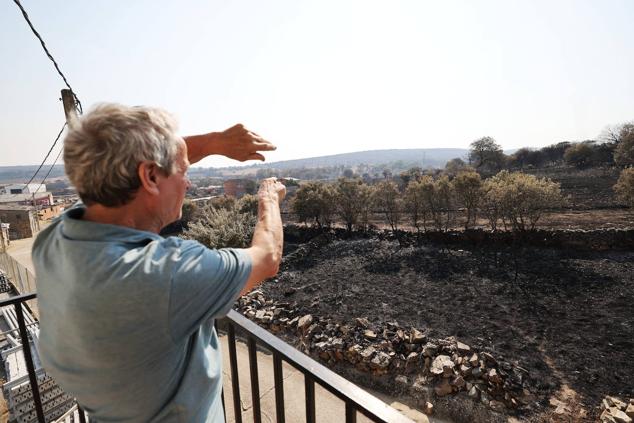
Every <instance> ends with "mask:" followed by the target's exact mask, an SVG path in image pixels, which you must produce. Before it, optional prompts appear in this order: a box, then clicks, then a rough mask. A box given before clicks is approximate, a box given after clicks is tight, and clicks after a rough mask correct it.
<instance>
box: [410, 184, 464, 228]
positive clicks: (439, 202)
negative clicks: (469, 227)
mask: <svg viewBox="0 0 634 423" xmlns="http://www.w3.org/2000/svg"><path fill="white" fill-rule="evenodd" d="M419 184H420V185H419V186H418V187H417V189H418V190H419V193H420V197H421V202H422V206H421V211H422V212H423V214H424V215H429V216H430V217H431V220H432V222H433V224H434V227H435V228H436V230H438V231H445V230H447V229H449V227H450V226H451V224H452V223H453V221H454V218H455V212H454V209H455V195H454V191H453V186H452V184H451V182H450V181H449V177H447V176H446V175H445V176H441V177H440V178H438V179H436V180H434V179H433V178H432V177H431V176H429V175H425V176H423V177H422V178H421V180H420V182H419ZM423 224H424V227H425V230H426V229H427V228H426V224H425V223H423Z"/></svg>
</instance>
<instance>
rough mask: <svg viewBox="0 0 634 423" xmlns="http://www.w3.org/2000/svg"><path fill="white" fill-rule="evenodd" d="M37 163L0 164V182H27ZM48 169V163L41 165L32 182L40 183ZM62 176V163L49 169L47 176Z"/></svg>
mask: <svg viewBox="0 0 634 423" xmlns="http://www.w3.org/2000/svg"><path fill="white" fill-rule="evenodd" d="M37 168H38V166H37V165H27V166H0V182H23V183H26V182H28V180H29V179H31V177H32V176H33V173H34V172H35V171H36V170H37ZM49 169H50V165H44V166H42V169H40V171H39V172H38V174H37V175H36V177H35V179H34V180H33V183H40V182H41V181H42V179H44V176H45V175H46V173H47V172H48V170H49ZM60 176H64V165H63V164H58V165H55V166H54V167H53V170H51V173H50V175H48V177H49V178H59V177H60Z"/></svg>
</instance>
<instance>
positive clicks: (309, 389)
mask: <svg viewBox="0 0 634 423" xmlns="http://www.w3.org/2000/svg"><path fill="white" fill-rule="evenodd" d="M35 298H36V294H35V293H32V294H26V295H18V296H15V297H11V298H9V299H5V300H2V301H0V307H7V306H13V307H14V308H15V315H16V317H17V323H18V327H19V336H20V341H21V344H22V350H23V352H24V360H25V363H26V367H27V370H28V381H29V384H30V391H31V393H32V401H33V404H34V410H32V409H31V408H30V406H29V407H26V408H27V410H26V411H28V412H30V413H32V412H33V411H35V413H34V415H32V418H27V419H26V420H24V421H38V422H42V423H44V422H50V421H67V422H70V421H71V420H70V417H69V416H70V415H72V414H74V418H73V421H74V422H77V421H79V422H81V423H85V422H86V421H87V419H86V417H85V413H84V412H83V411H82V410H81V408H79V405H77V406H76V407H77V409H78V410H77V411H78V412H77V411H75V412H74V413H73V412H72V410H71V411H70V412H66V414H64V415H63V416H62V419H61V420H56V419H55V418H51V417H50V416H46V417H45V410H44V407H43V401H42V396H41V393H40V386H42V385H43V382H42V377H41V376H42V375H41V373H42V372H41V371H40V375H39V376H38V373H36V368H35V365H34V360H33V354H32V351H31V338H32V335H30V334H29V331H28V329H27V324H26V323H25V316H24V312H23V310H24V309H25V308H24V306H23V304H25V302H26V301H30V300H34V299H35ZM216 327H217V328H218V327H219V328H221V329H222V330H224V331H226V334H227V340H228V347H229V365H230V369H231V392H232V397H233V401H232V402H233V404H232V406H233V411H234V419H235V421H236V423H242V421H243V415H242V409H241V405H240V385H239V379H238V371H239V369H238V360H237V353H236V342H237V341H236V338H237V337H240V338H242V339H244V340H246V344H247V348H248V358H249V372H250V383H251V399H252V403H253V420H254V422H256V423H260V422H261V421H262V417H261V416H262V410H261V404H260V389H259V378H258V358H257V348H258V347H260V348H264V349H265V350H268V351H270V352H271V353H272V355H273V377H274V390H275V415H276V419H277V422H278V423H284V422H285V421H286V419H285V410H284V404H285V400H284V380H283V375H282V362H283V361H285V362H287V363H288V364H290V365H291V366H293V367H294V368H295V369H297V370H299V371H300V372H301V373H303V375H304V387H305V412H306V422H307V423H314V422H315V421H316V416H315V407H316V398H315V384H318V385H320V386H322V387H323V388H325V389H326V390H327V391H329V392H330V393H332V394H334V395H335V396H336V397H338V398H339V399H340V400H341V401H343V403H344V404H345V421H346V422H347V423H355V422H356V419H357V414H358V413H361V414H362V415H364V416H366V417H367V418H369V419H370V420H372V421H375V422H395V423H401V422H402V423H412V421H411V420H410V419H408V418H406V417H405V416H403V415H402V414H400V413H399V412H398V411H396V410H395V409H393V408H392V407H390V406H389V405H387V404H385V403H384V402H383V401H381V400H380V399H378V398H376V397H374V396H372V395H370V394H369V393H367V392H366V391H364V390H363V389H361V388H359V387H358V386H356V385H354V384H353V383H351V382H349V381H348V380H346V379H344V378H343V377H341V376H339V375H337V374H336V373H334V372H333V371H331V370H330V369H328V368H326V367H325V366H323V365H321V364H319V363H317V362H316V361H315V360H313V359H312V358H310V357H309V356H307V355H305V354H303V353H301V352H299V351H298V350H296V349H295V348H293V347H292V346H290V345H289V344H287V343H285V342H284V341H282V340H281V339H279V338H277V337H275V336H274V335H272V334H271V333H270V332H268V331H266V330H264V329H263V328H261V327H260V326H258V325H256V324H255V323H253V322H251V321H250V320H248V319H247V318H246V317H244V316H242V315H240V314H239V313H237V312H235V311H233V310H232V311H230V312H229V314H228V315H227V316H226V317H225V318H223V319H220V320H219V321H217V324H216ZM38 377H39V378H40V379H39V383H38ZM24 389H27V388H26V385H25V386H24ZM47 401H49V402H52V401H53V400H47V398H45V399H44V405H48V404H49V403H47ZM223 403H224V393H223ZM53 405H54V404H53ZM225 410H226V405H225ZM64 417H65V418H64Z"/></svg>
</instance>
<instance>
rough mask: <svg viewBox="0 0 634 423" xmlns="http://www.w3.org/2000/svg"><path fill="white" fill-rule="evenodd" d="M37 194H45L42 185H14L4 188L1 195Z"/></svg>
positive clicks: (44, 187)
mask: <svg viewBox="0 0 634 423" xmlns="http://www.w3.org/2000/svg"><path fill="white" fill-rule="evenodd" d="M37 192H46V185H44V184H41V185H40V184H28V185H27V184H15V185H8V186H6V187H4V193H3V194H34V193H37Z"/></svg>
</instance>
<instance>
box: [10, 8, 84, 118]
mask: <svg viewBox="0 0 634 423" xmlns="http://www.w3.org/2000/svg"><path fill="white" fill-rule="evenodd" d="M13 2H14V3H15V4H16V5H17V6H18V7H19V8H20V11H22V15H23V16H24V19H25V20H26V23H27V24H29V27H30V28H31V31H33V34H35V36H36V37H37V39H38V40H40V44H42V48H43V49H44V52H45V53H46V55H47V56H48V58H49V59H51V62H53V65H55V69H57V73H58V74H59V76H61V77H62V79H63V80H64V83H65V84H66V86H67V87H68V89H69V90H70V92H71V93H72V94H73V97H74V98H75V105H76V106H77V108H78V109H79V113H80V114H81V113H83V110H82V107H81V101H79V98H78V97H77V94H75V91H74V90H73V89H72V87H71V86H70V84H69V83H68V80H67V79H66V76H64V74H63V73H62V71H61V70H60V68H59V65H58V64H57V62H56V61H55V59H54V58H53V55H52V54H51V52H50V51H48V48H47V47H46V43H45V42H44V40H43V39H42V37H41V36H40V34H39V33H38V32H37V30H36V29H35V27H34V26H33V24H32V23H31V19H29V14H28V13H26V10H24V7H22V4H20V0H13Z"/></svg>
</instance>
